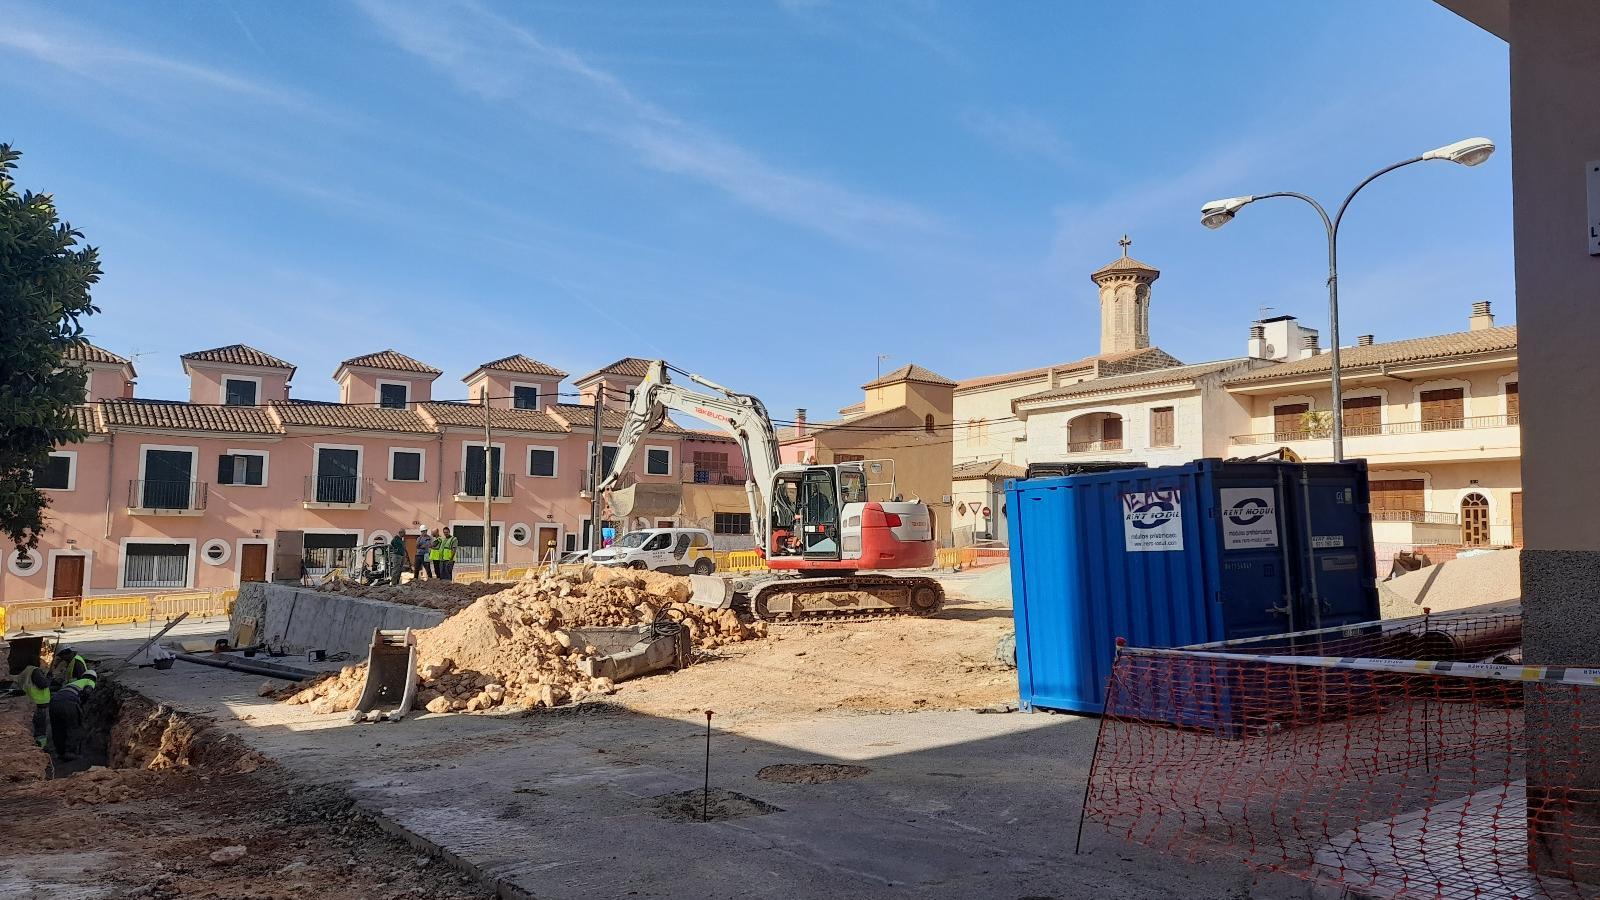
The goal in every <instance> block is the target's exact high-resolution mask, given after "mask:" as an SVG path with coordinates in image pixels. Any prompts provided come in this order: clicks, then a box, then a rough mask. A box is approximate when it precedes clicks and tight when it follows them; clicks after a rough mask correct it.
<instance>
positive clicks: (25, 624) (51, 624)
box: [6, 600, 81, 631]
mask: <svg viewBox="0 0 1600 900" xmlns="http://www.w3.org/2000/svg"><path fill="white" fill-rule="evenodd" d="M80 618H81V616H80V611H79V603H78V601H77V600H23V601H20V602H17V603H9V604H7V605H6V627H7V628H12V629H16V630H18V631H21V630H23V629H38V628H43V629H50V628H55V627H56V626H71V625H77V624H79V622H80Z"/></svg>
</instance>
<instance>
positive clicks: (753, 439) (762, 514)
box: [597, 359, 778, 541]
mask: <svg viewBox="0 0 1600 900" xmlns="http://www.w3.org/2000/svg"><path fill="white" fill-rule="evenodd" d="M689 379H690V380H691V381H694V382H695V383H696V384H699V385H701V386H703V387H705V388H707V389H708V390H710V391H714V392H715V393H702V392H699V391H692V390H689V389H687V388H685V387H681V386H679V385H676V384H673V383H672V382H671V381H670V380H669V379H668V377H667V364H666V362H665V361H664V360H659V359H658V360H653V361H652V362H651V363H650V369H649V371H648V372H646V373H645V376H644V381H643V382H641V383H640V384H639V386H638V387H637V388H635V389H634V393H633V403H632V404H630V405H629V407H628V416H627V420H626V421H624V422H623V424H622V433H621V434H620V435H618V437H617V453H616V456H615V459H614V461H613V462H612V464H611V471H610V472H608V473H606V475H605V478H604V480H602V481H601V482H600V484H599V485H598V486H597V490H600V491H606V490H609V489H611V488H615V487H617V485H618V479H619V477H620V476H621V474H622V473H624V472H626V471H628V465H629V463H630V462H632V460H633V455H634V454H635V453H636V452H637V451H638V449H639V444H640V442H641V441H642V440H643V439H644V436H645V435H646V434H648V433H650V431H651V430H652V429H655V428H657V427H658V426H660V425H661V423H662V422H663V421H665V419H666V417H667V413H668V412H677V413H683V414H684V415H687V416H693V417H695V418H697V419H699V420H701V421H703V422H707V423H710V424H712V425H715V426H716V427H717V428H719V429H721V430H722V431H723V432H725V433H726V434H727V435H728V436H729V437H731V438H733V440H734V441H735V442H736V443H737V444H738V445H739V451H740V452H741V453H743V454H744V464H745V472H746V476H745V485H744V488H745V493H746V495H748V498H749V501H750V525H751V529H750V531H751V534H753V535H756V536H758V537H759V538H760V539H761V540H762V541H765V540H766V536H767V516H768V513H769V511H770V509H771V505H770V504H771V500H772V498H771V497H769V496H768V493H769V492H770V491H771V490H772V486H773V484H774V479H775V478H776V476H777V472H778V435H777V434H776V432H774V431H773V428H772V420H771V419H770V418H768V416H767V408H766V407H765V406H763V405H762V403H761V401H760V400H759V399H757V398H755V397H752V396H751V395H749V394H741V393H738V392H736V391H733V390H730V389H728V388H725V387H723V386H722V385H720V384H716V383H715V382H712V381H708V380H706V379H704V378H701V377H700V376H698V375H690V376H689ZM674 474H675V473H674Z"/></svg>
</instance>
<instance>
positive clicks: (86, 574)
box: [44, 548, 94, 597]
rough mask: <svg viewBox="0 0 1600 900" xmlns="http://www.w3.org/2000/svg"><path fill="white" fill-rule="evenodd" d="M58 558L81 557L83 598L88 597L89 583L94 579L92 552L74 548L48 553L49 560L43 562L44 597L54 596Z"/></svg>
mask: <svg viewBox="0 0 1600 900" xmlns="http://www.w3.org/2000/svg"><path fill="white" fill-rule="evenodd" d="M58 556H81V557H83V596H85V597H87V596H89V594H90V593H91V592H90V582H91V581H92V580H93V578H94V551H93V550H78V549H75V548H67V549H65V550H51V551H50V555H49V558H48V559H46V560H45V573H44V595H45V596H46V597H54V596H55V595H56V557H58Z"/></svg>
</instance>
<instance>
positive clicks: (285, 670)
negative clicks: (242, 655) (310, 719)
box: [177, 653, 315, 681]
mask: <svg viewBox="0 0 1600 900" xmlns="http://www.w3.org/2000/svg"><path fill="white" fill-rule="evenodd" d="M177 658H178V659H181V660H183V661H184V662H192V663H198V664H200V665H202V666H211V667H212V668H216V669H232V670H233V671H235V672H244V673H245V674H247V675H265V676H266V677H268V678H282V679H283V680H285V681H304V680H306V678H307V677H309V675H310V674H315V673H306V672H302V671H300V670H298V669H291V668H289V667H288V666H275V665H272V664H270V663H253V662H245V661H244V660H239V659H232V658H230V657H214V656H200V655H198V654H195V653H179V654H177Z"/></svg>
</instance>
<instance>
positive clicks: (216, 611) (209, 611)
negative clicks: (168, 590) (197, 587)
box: [150, 591, 226, 619]
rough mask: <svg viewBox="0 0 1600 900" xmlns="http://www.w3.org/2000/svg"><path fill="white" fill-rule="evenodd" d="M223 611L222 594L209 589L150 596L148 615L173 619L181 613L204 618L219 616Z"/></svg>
mask: <svg viewBox="0 0 1600 900" xmlns="http://www.w3.org/2000/svg"><path fill="white" fill-rule="evenodd" d="M225 611H226V610H224V608H223V602H222V595H221V594H220V593H217V594H213V593H211V592H210V591H188V592H185V593H181V594H163V595H161V596H159V597H152V598H150V617H151V618H155V619H175V618H177V617H178V616H179V615H180V614H182V613H188V614H189V615H191V616H199V617H201V618H205V617H207V616H220V615H222V614H223V613H224V612H225Z"/></svg>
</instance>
